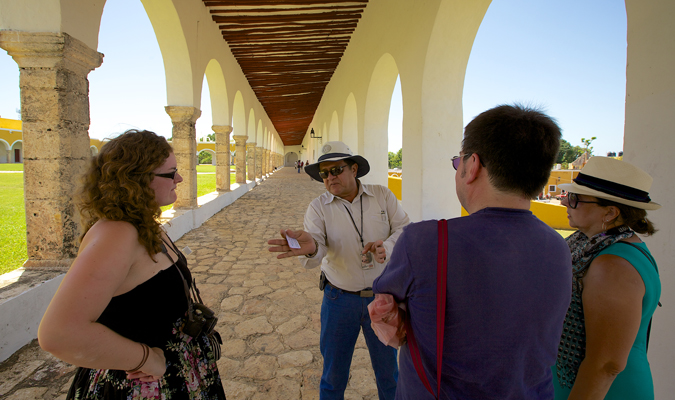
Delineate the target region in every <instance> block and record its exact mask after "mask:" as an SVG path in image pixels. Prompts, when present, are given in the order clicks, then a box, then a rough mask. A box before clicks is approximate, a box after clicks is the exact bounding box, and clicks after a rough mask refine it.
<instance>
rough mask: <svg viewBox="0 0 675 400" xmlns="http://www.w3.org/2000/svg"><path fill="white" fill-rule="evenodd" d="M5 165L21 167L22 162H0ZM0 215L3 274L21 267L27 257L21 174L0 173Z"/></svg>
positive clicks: (0, 246) (0, 253)
mask: <svg viewBox="0 0 675 400" xmlns="http://www.w3.org/2000/svg"><path fill="white" fill-rule="evenodd" d="M7 165H12V166H21V167H23V165H22V164H0V166H1V167H5V166H7ZM0 170H3V171H7V169H4V168H3V169H0ZM15 171H16V170H15ZM0 215H2V218H1V219H0V274H4V273H7V272H10V271H14V270H15V269H17V268H19V267H21V265H23V263H24V262H25V261H26V259H27V258H28V253H27V250H26V212H25V207H24V202H23V174H11V173H10V174H5V173H3V174H0Z"/></svg>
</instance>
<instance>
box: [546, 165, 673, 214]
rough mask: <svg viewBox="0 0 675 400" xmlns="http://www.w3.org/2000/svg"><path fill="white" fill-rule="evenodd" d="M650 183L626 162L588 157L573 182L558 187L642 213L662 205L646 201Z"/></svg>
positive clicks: (650, 181)
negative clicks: (638, 210) (632, 208)
mask: <svg viewBox="0 0 675 400" xmlns="http://www.w3.org/2000/svg"><path fill="white" fill-rule="evenodd" d="M653 180H654V179H653V178H652V177H651V176H649V174H648V173H646V172H645V171H643V170H641V169H640V168H638V167H636V166H634V165H632V164H630V163H627V162H625V161H620V160H616V159H614V158H609V157H591V159H590V160H588V163H586V165H585V166H584V168H582V169H581V172H579V175H578V176H577V177H576V178H575V179H574V180H573V183H563V184H562V185H558V187H559V188H560V189H562V190H566V191H568V192H572V193H577V194H585V195H587V196H593V197H597V198H600V199H606V200H610V201H613V202H615V203H619V204H625V205H627V206H631V207H635V208H640V209H643V210H657V209H659V208H661V205H660V204H658V203H655V202H653V201H652V200H651V199H650V198H649V189H651V186H652V181H653Z"/></svg>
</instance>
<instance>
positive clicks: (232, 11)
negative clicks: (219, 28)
mask: <svg viewBox="0 0 675 400" xmlns="http://www.w3.org/2000/svg"><path fill="white" fill-rule="evenodd" d="M364 9H365V6H364V5H363V4H354V5H350V6H339V5H333V4H328V5H327V6H325V7H314V6H309V7H293V8H218V9H216V10H214V9H210V10H209V12H210V13H211V14H240V15H251V14H256V13H266V14H273V13H295V14H300V13H304V14H312V13H309V12H307V11H347V10H349V11H350V12H363V11H364Z"/></svg>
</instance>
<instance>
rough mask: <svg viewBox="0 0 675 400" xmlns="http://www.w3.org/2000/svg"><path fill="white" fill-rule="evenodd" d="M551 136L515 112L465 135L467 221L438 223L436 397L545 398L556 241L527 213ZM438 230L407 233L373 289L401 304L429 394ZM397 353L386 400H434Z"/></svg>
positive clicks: (456, 163)
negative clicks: (440, 334) (440, 292)
mask: <svg viewBox="0 0 675 400" xmlns="http://www.w3.org/2000/svg"><path fill="white" fill-rule="evenodd" d="M560 137H561V134H560V128H559V127H558V126H557V124H556V123H555V122H554V121H553V120H552V119H551V118H550V117H548V116H546V115H545V114H543V113H541V112H539V111H537V110H532V109H528V108H524V107H522V106H518V105H516V106H499V107H496V108H493V109H491V110H488V111H486V112H484V113H482V114H480V115H479V116H478V117H476V118H475V119H474V120H473V121H471V122H470V123H469V124H468V125H467V126H466V129H465V131H464V140H463V141H462V150H461V152H460V154H459V156H458V157H455V158H453V160H452V161H453V167H454V168H455V169H456V170H457V172H456V173H455V185H456V190H457V196H458V198H459V201H460V203H461V204H462V206H463V207H464V208H465V209H466V210H467V211H468V212H469V214H470V215H469V216H468V217H463V218H455V219H451V220H449V221H448V267H447V293H446V312H445V334H444V342H443V343H444V346H443V364H442V377H441V393H440V394H439V396H438V398H441V399H500V400H503V399H553V386H552V381H551V379H552V377H551V369H550V367H551V365H553V364H554V363H555V359H556V353H557V350H558V343H559V339H560V334H561V332H562V324H563V320H564V317H565V313H566V311H567V307H568V306H569V302H570V293H571V281H572V271H571V257H570V251H569V249H568V247H567V244H566V243H565V241H564V240H563V238H562V237H561V236H560V235H559V234H558V233H556V232H555V231H554V230H553V229H551V228H550V227H548V226H546V225H545V224H544V223H543V222H541V221H540V220H539V219H538V218H536V217H535V216H534V215H532V213H531V212H530V211H529V208H530V199H532V198H533V197H534V196H536V195H537V193H539V192H540V191H541V189H542V187H543V186H544V185H545V184H546V183H547V180H548V176H549V174H550V171H551V167H552V166H553V163H554V161H555V159H556V157H557V154H558V148H559V143H560ZM437 249H438V230H437V222H436V221H423V222H420V223H416V224H410V225H408V226H407V227H406V228H405V229H404V231H403V234H402V235H401V236H400V238H399V240H398V242H397V244H396V246H395V247H394V251H393V253H392V255H391V260H390V261H389V264H388V265H387V267H386V269H385V270H384V272H383V273H382V275H381V276H380V277H379V278H377V279H376V280H375V282H374V284H373V290H374V291H375V292H376V293H389V294H392V295H393V296H394V298H395V300H396V301H397V302H399V303H406V304H407V309H408V316H409V318H410V323H411V326H412V330H413V332H414V333H415V337H416V339H417V343H418V346H419V349H420V355H421V359H422V365H423V367H424V370H425V373H426V376H427V379H428V380H429V383H430V385H431V387H432V388H433V390H434V392H435V391H436V387H437V381H436V371H437V364H436V268H437V263H436V259H437ZM433 398H434V396H432V395H431V394H430V393H429V392H428V391H427V389H426V388H425V387H424V385H423V384H422V381H421V380H420V378H419V376H418V374H417V372H416V371H415V368H414V366H413V363H412V360H411V357H410V351H409V347H408V345H404V346H403V347H402V348H401V352H400V356H399V380H398V386H397V391H396V399H415V400H417V399H433Z"/></svg>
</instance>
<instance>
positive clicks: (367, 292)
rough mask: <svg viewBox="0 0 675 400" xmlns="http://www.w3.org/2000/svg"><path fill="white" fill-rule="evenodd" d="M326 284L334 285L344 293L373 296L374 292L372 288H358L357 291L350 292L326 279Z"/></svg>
mask: <svg viewBox="0 0 675 400" xmlns="http://www.w3.org/2000/svg"><path fill="white" fill-rule="evenodd" d="M326 284H328V285H330V286H332V287H334V288H335V289H338V290H342V291H343V292H345V293H349V294H355V295H357V296H360V297H373V296H375V293H373V288H365V289H363V290H359V291H358V292H350V291H349V290H344V289H341V288H339V287H337V286H335V285H333V284H332V283H330V282H329V281H328V280H326Z"/></svg>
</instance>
